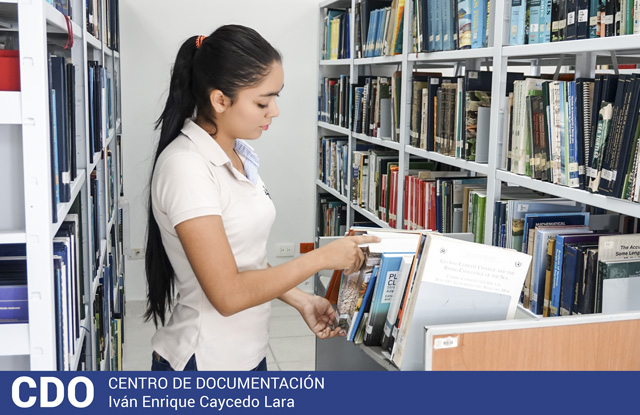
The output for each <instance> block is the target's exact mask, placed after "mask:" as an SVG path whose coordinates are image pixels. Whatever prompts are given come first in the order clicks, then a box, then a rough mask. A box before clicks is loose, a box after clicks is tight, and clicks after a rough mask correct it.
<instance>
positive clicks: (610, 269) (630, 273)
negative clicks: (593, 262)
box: [596, 258, 640, 314]
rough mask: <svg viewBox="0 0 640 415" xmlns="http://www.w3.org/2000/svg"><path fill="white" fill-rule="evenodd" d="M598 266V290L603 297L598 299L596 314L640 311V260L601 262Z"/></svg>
mask: <svg viewBox="0 0 640 415" xmlns="http://www.w3.org/2000/svg"><path fill="white" fill-rule="evenodd" d="M597 266H598V271H597V275H598V277H597V283H598V287H597V289H598V292H599V293H601V296H600V297H599V298H598V299H597V304H596V306H597V309H596V312H602V313H605V314H609V313H624V312H627V311H636V310H640V301H639V299H640V260H639V259H637V258H636V259H609V260H600V261H598V265H597Z"/></svg>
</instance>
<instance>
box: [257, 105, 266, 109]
mask: <svg viewBox="0 0 640 415" xmlns="http://www.w3.org/2000/svg"><path fill="white" fill-rule="evenodd" d="M258 108H262V109H265V108H267V105H263V104H258Z"/></svg>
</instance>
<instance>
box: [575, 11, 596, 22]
mask: <svg viewBox="0 0 640 415" xmlns="http://www.w3.org/2000/svg"><path fill="white" fill-rule="evenodd" d="M588 19H589V9H582V10H578V23H584V22H586V21H587V20H588ZM596 21H597V20H596ZM594 24H595V23H594Z"/></svg>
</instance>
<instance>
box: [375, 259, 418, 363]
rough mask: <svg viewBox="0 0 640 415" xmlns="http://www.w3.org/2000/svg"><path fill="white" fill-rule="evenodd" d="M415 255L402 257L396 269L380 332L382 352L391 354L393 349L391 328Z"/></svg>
mask: <svg viewBox="0 0 640 415" xmlns="http://www.w3.org/2000/svg"><path fill="white" fill-rule="evenodd" d="M414 258H415V255H411V256H409V255H403V256H402V260H401V263H400V268H399V269H398V276H397V278H396V287H395V290H394V291H393V296H392V297H391V302H390V303H389V310H388V311H387V317H386V319H385V322H384V327H383V330H382V340H381V341H380V345H381V346H382V348H383V349H384V350H388V351H389V352H391V350H392V348H393V340H394V336H393V335H392V332H393V327H394V324H395V322H396V319H397V317H398V310H399V309H400V302H401V301H402V297H403V294H404V290H405V287H406V286H407V280H408V279H409V272H410V271H411V266H412V264H413V261H414Z"/></svg>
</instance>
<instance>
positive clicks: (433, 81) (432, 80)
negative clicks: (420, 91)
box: [431, 78, 440, 85]
mask: <svg viewBox="0 0 640 415" xmlns="http://www.w3.org/2000/svg"><path fill="white" fill-rule="evenodd" d="M431 83H432V84H434V85H435V84H439V83H440V78H431Z"/></svg>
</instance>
